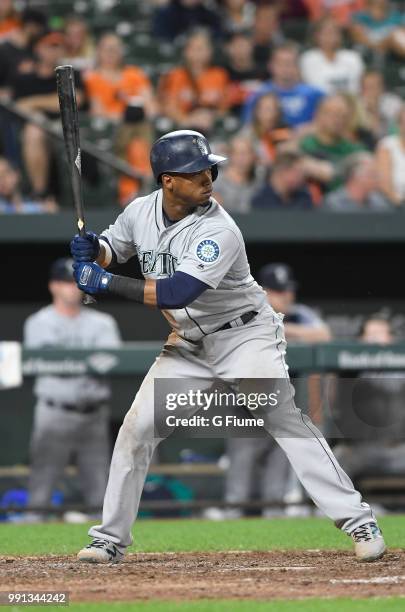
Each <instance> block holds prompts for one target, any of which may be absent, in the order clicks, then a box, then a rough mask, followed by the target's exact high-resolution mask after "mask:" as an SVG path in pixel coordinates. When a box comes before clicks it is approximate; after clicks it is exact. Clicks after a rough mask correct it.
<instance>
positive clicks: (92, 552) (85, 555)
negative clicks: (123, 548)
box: [77, 538, 124, 563]
mask: <svg viewBox="0 0 405 612" xmlns="http://www.w3.org/2000/svg"><path fill="white" fill-rule="evenodd" d="M123 556H124V554H123V553H122V552H120V551H119V550H118V548H117V547H116V546H115V544H113V543H112V542H110V541H109V540H101V539H100V538H94V540H93V541H92V542H91V544H88V545H87V546H86V547H85V548H82V549H81V550H80V551H79V552H78V553H77V558H78V559H79V561H84V562H85V563H119V562H120V561H121V559H122V558H123Z"/></svg>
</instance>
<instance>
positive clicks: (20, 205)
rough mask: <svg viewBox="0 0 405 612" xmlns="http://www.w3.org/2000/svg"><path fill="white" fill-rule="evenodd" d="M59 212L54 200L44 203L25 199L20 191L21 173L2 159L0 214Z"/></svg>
mask: <svg viewBox="0 0 405 612" xmlns="http://www.w3.org/2000/svg"><path fill="white" fill-rule="evenodd" d="M57 210H58V207H57V205H56V202H55V200H53V199H52V198H48V199H47V200H46V201H43V202H39V201H35V200H32V199H30V198H25V197H24V196H23V194H22V192H21V189H20V173H19V172H18V170H16V169H15V168H13V166H12V165H11V164H10V162H9V161H8V160H7V159H5V158H4V157H0V214H1V213H3V214H20V213H21V214H24V213H27V214H35V213H54V212H57Z"/></svg>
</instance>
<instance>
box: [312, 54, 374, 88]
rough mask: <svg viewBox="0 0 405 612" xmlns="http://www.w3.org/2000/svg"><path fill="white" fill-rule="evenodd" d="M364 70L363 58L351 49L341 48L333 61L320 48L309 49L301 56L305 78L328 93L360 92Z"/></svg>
mask: <svg viewBox="0 0 405 612" xmlns="http://www.w3.org/2000/svg"><path fill="white" fill-rule="evenodd" d="M363 72H364V64H363V60H362V59H361V57H360V55H359V54H358V53H357V52H356V51H351V50H350V49H340V50H339V51H337V52H336V54H335V57H334V59H333V60H332V61H331V60H330V59H329V58H327V57H326V55H325V54H324V53H323V51H321V50H320V49H309V50H308V51H305V52H304V53H303V54H302V56H301V74H302V78H303V80H304V81H305V82H306V83H308V84H310V85H314V86H315V87H319V88H320V89H322V90H323V91H325V92H326V93H328V94H334V93H337V92H341V91H343V92H348V93H358V91H359V90H360V80H361V77H362V74H363Z"/></svg>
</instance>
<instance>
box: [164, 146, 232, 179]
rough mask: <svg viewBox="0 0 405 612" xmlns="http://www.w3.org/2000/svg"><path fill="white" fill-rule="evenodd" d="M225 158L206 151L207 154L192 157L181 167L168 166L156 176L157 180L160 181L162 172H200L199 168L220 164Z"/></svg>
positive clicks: (204, 168) (203, 168)
mask: <svg viewBox="0 0 405 612" xmlns="http://www.w3.org/2000/svg"><path fill="white" fill-rule="evenodd" d="M226 160H227V157H223V156H222V155H215V154H214V153H208V155H204V156H202V157H200V158H199V159H193V160H192V161H190V162H189V163H188V164H183V165H182V166H181V168H179V167H178V165H177V167H176V169H173V170H169V168H167V169H166V170H165V171H164V172H162V173H161V174H160V175H159V176H158V178H157V181H158V182H160V177H161V176H162V174H192V173H193V172H200V171H201V170H206V169H207V168H211V167H212V166H216V165H217V164H221V163H223V162H225V161H226ZM215 178H216V177H215Z"/></svg>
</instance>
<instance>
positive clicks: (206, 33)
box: [0, 0, 405, 213]
mask: <svg viewBox="0 0 405 612" xmlns="http://www.w3.org/2000/svg"><path fill="white" fill-rule="evenodd" d="M27 4H28V3H27ZM39 4H40V3H39ZM117 4H119V3H118V2H117ZM151 5H152V9H151V10H150V16H149V32H148V33H147V34H148V35H149V36H151V37H152V40H154V44H155V46H157V47H158V48H162V49H167V48H168V46H169V47H170V50H171V56H170V57H171V58H172V59H171V61H170V62H169V65H168V64H167V63H165V65H164V66H163V65H159V64H158V65H156V66H154V70H153V71H152V72H151V70H150V65H148V66H145V65H144V64H145V63H144V62H143V61H142V60H139V61H138V59H137V54H136V51H132V52H129V48H128V40H127V37H125V36H124V35H122V34H121V33H120V32H121V31H122V27H121V28H120V27H119V24H118V25H117V26H116V27H115V26H114V22H113V20H112V21H111V27H110V28H108V27H105V28H103V29H101V30H100V29H98V30H97V31H94V30H93V28H92V22H91V20H90V19H88V18H86V17H85V16H81V15H80V14H78V13H76V14H65V15H61V16H60V18H59V19H58V25H59V28H58V29H56V28H54V27H52V26H53V25H54V23H55V19H52V20H49V19H48V18H47V16H46V14H45V13H44V12H42V11H41V10H40V9H39V8H29V7H28V8H25V9H24V10H22V11H17V10H16V8H15V7H14V5H13V1H12V0H1V2H0V41H1V42H0V102H1V101H5V102H8V103H10V102H11V103H12V104H13V105H14V107H15V109H16V110H17V111H18V112H19V113H20V115H21V114H22V116H23V117H25V118H28V121H24V122H21V119H19V120H15V119H14V120H11V121H10V113H9V111H5V110H4V109H3V110H1V114H0V120H1V124H2V139H1V143H0V144H1V155H2V158H1V159H0V165H1V169H2V172H1V175H0V213H13V212H15V213H18V212H30V213H33V212H55V211H56V210H57V209H58V205H57V201H58V196H59V194H60V191H61V177H60V174H61V172H60V168H59V171H58V155H57V148H56V147H55V143H54V141H53V140H52V139H50V138H49V134H48V133H47V132H46V131H45V130H44V129H43V127H42V126H41V123H40V122H38V121H36V122H30V119H32V118H36V119H39V118H43V117H45V118H46V119H47V120H48V122H49V123H50V124H51V125H56V126H58V125H59V123H60V122H59V114H58V99H57V94H56V83H55V78H54V68H55V67H56V66H57V65H59V64H61V63H71V64H72V65H73V66H74V68H75V71H76V91H77V97H78V103H79V107H80V111H81V116H82V119H83V121H84V122H85V123H86V122H87V125H88V126H90V128H91V127H93V128H94V127H95V126H99V125H103V126H105V125H109V126H110V127H111V132H110V140H109V148H110V150H111V151H112V152H113V153H115V155H117V156H118V157H119V158H122V159H124V160H126V161H127V162H128V164H130V166H132V167H133V168H134V169H135V170H136V171H137V172H138V174H139V179H135V178H133V177H129V176H124V175H121V176H120V177H119V180H118V181H117V197H116V201H117V202H119V203H120V205H121V206H125V205H126V203H128V202H129V201H130V200H131V199H133V198H134V197H135V196H136V195H137V194H141V193H142V192H143V189H147V188H148V187H150V184H151V174H150V167H149V149H150V145H151V142H153V140H154V139H155V138H156V137H158V136H159V135H160V134H161V133H162V132H164V131H168V130H169V129H176V128H190V129H196V130H198V131H201V132H203V133H204V134H205V135H207V136H208V137H209V138H210V140H211V141H213V142H214V144H215V145H216V147H217V148H220V149H221V150H222V151H223V152H224V153H225V154H226V155H227V156H228V157H229V161H228V164H227V165H226V167H225V168H224V170H223V172H222V173H221V174H220V177H219V179H218V181H217V183H216V185H215V192H214V195H215V197H216V198H217V199H218V201H219V202H220V203H221V204H222V205H223V206H224V207H225V208H226V209H227V210H229V211H230V212H235V213H248V212H249V211H250V210H252V209H260V210H267V209H268V210H273V209H282V210H284V209H294V210H311V209H316V210H319V211H332V212H340V211H344V212H351V211H354V212H356V211H367V210H372V211H389V210H395V209H398V208H400V207H401V206H402V205H403V203H404V201H405V178H404V176H405V173H404V172H403V171H402V168H403V165H404V163H405V107H404V106H403V102H402V99H401V96H400V91H401V86H400V82H399V80H398V79H397V82H396V83H394V84H391V81H392V79H391V80H390V87H387V85H386V83H385V76H384V75H385V74H386V73H387V68H388V66H392V65H394V66H395V65H397V64H396V62H397V63H398V62H399V61H400V60H401V59H402V58H403V57H404V56H405V16H404V14H403V12H402V11H401V8H402V7H401V3H400V2H396V3H393V2H388V0H341V1H339V2H331V1H330V0H294V1H293V0H290V1H287V0H283V1H281V0H273V1H272V0H266V1H260V0H256V1H253V0H251V1H248V0H210V1H208V0H207V1H204V0H154V2H153V3H151ZM19 6H20V5H19ZM291 24H300V28H299V31H300V32H301V36H295V37H294V35H293V32H292V28H291ZM121 25H122V24H121ZM302 33H303V36H302ZM133 36H134V37H135V43H136V37H137V36H140V34H139V33H135V34H134V35H133ZM298 38H299V39H300V40H299V41H298ZM394 81H395V79H394ZM0 108H1V107H0ZM90 133H91V132H90ZM59 150H60V149H59ZM59 158H60V155H59ZM93 165H94V164H93ZM7 173H9V174H10V175H14V176H15V177H18V182H19V184H20V185H21V190H22V191H21V194H20V195H18V197H16V196H15V195H14V194H13V193H12V189H9V188H8V187H7V186H6V185H3V183H5V182H7V180H8V179H7ZM101 174H102V173H100V172H94V171H93V172H92V171H91V163H90V161H88V163H86V160H84V177H85V178H86V177H87V178H88V177H89V176H90V180H92V181H93V182H94V181H95V182H100V181H102V180H103V177H102V176H101ZM16 180H17V178H14V179H13V180H11V178H10V179H9V182H13V181H14V183H15V182H16Z"/></svg>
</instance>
